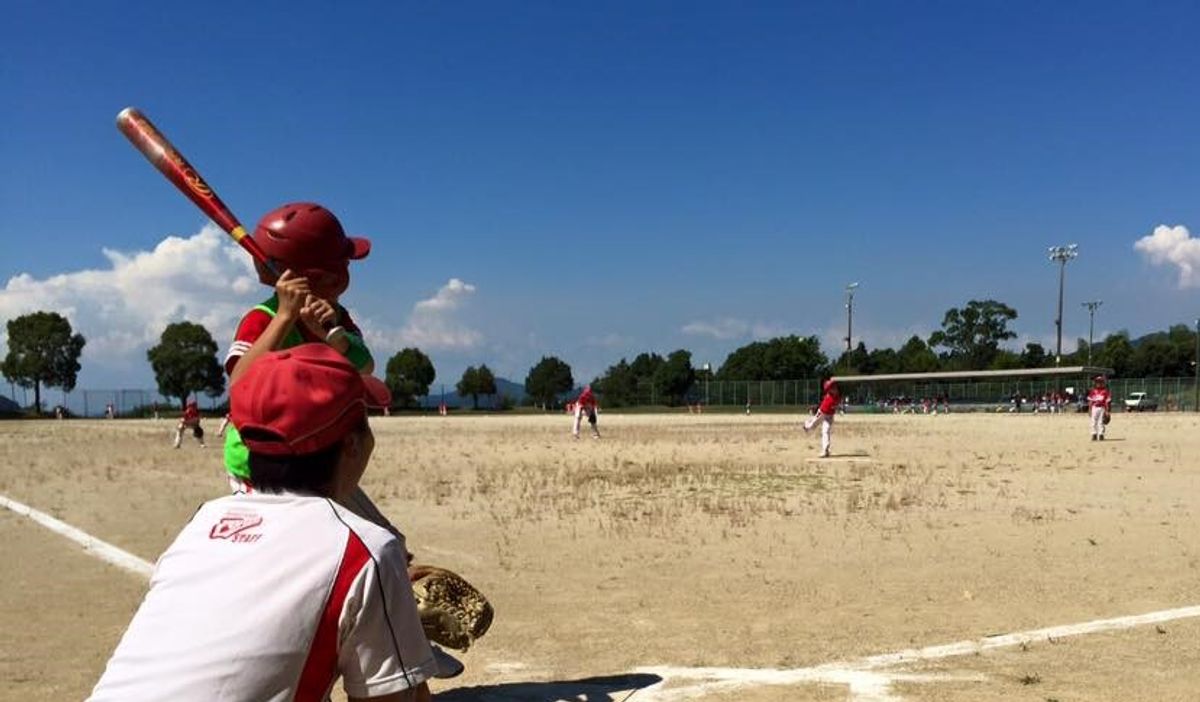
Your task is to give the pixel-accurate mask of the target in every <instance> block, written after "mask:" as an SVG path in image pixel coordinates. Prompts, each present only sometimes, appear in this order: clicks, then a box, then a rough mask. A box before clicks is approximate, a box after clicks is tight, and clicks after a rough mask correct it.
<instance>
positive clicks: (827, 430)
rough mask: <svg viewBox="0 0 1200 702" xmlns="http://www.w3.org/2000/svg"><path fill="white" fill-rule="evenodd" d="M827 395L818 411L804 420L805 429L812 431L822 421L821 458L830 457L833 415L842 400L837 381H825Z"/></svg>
mask: <svg viewBox="0 0 1200 702" xmlns="http://www.w3.org/2000/svg"><path fill="white" fill-rule="evenodd" d="M824 387H825V396H824V397H822V398H821V404H820V406H818V407H817V412H816V414H814V415H813V416H811V417H809V418H808V421H806V422H804V431H805V432H808V431H812V428H813V427H815V426H816V425H817V422H820V423H821V458H829V442H830V434H831V433H832V432H833V416H834V415H835V414H836V413H837V408H838V403H839V402H840V401H841V393H840V392H839V391H838V386H837V383H835V382H833V380H832V379H831V380H826V381H825V386H824Z"/></svg>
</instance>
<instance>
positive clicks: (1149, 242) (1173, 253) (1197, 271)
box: [1133, 224, 1200, 288]
mask: <svg viewBox="0 0 1200 702" xmlns="http://www.w3.org/2000/svg"><path fill="white" fill-rule="evenodd" d="M1133 248H1134V249H1135V250H1137V251H1140V252H1141V254H1142V255H1143V256H1145V257H1146V258H1147V259H1148V260H1149V261H1150V263H1152V264H1154V265H1156V266H1161V265H1172V266H1175V267H1176V268H1178V269H1179V287H1180V288H1196V287H1200V239H1193V238H1192V235H1191V234H1190V233H1189V232H1188V230H1187V227H1184V226H1182V225H1180V226H1175V227H1168V226H1166V225H1164V224H1160V225H1159V226H1157V227H1155V228H1154V231H1153V232H1152V233H1150V234H1149V235H1147V236H1144V237H1142V238H1141V239H1138V240H1137V242H1135V243H1134V245H1133Z"/></svg>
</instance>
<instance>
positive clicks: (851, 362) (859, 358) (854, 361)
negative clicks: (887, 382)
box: [832, 341, 876, 375]
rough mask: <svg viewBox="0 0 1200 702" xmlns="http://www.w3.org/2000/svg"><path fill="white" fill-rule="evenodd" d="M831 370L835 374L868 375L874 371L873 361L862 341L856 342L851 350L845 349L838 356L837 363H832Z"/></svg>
mask: <svg viewBox="0 0 1200 702" xmlns="http://www.w3.org/2000/svg"><path fill="white" fill-rule="evenodd" d="M832 372H833V373H834V374H835V375H870V374H872V373H875V372H876V371H875V363H874V359H873V358H872V357H871V354H870V353H868V352H867V345H866V344H864V343H863V342H861V341H860V342H858V346H855V347H854V349H853V350H851V351H845V352H843V353H842V355H841V357H839V358H838V360H837V363H835V364H833V368H832Z"/></svg>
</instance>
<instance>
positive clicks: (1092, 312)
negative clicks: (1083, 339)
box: [1082, 300, 1104, 366]
mask: <svg viewBox="0 0 1200 702" xmlns="http://www.w3.org/2000/svg"><path fill="white" fill-rule="evenodd" d="M1082 304H1083V306H1084V307H1086V308H1087V309H1088V362H1087V364H1088V365H1089V366H1090V365H1092V335H1093V334H1094V333H1095V331H1096V308H1097V307H1099V306H1100V305H1103V304H1104V300H1092V301H1091V302H1084V303H1082Z"/></svg>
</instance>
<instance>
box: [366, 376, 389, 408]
mask: <svg viewBox="0 0 1200 702" xmlns="http://www.w3.org/2000/svg"><path fill="white" fill-rule="evenodd" d="M362 381H363V390H365V392H364V393H363V399H364V400H366V402H367V407H370V408H372V409H383V408H385V407H391V406H392V391H391V390H388V386H387V385H385V384H384V383H383V381H382V380H380V379H379V378H376V377H375V376H373V375H364V376H363V377H362Z"/></svg>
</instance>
